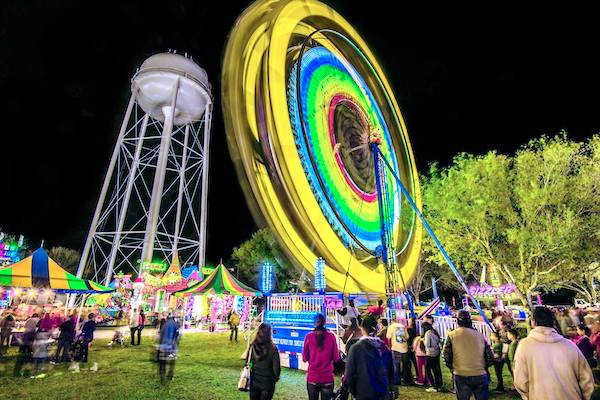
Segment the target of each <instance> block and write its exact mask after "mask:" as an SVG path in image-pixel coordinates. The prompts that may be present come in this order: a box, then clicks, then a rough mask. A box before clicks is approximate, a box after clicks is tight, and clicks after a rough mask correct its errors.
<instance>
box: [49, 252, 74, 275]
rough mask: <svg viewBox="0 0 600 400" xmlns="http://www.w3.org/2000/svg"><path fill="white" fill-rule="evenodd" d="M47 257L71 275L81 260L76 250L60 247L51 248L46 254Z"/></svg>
mask: <svg viewBox="0 0 600 400" xmlns="http://www.w3.org/2000/svg"><path fill="white" fill-rule="evenodd" d="M48 256H49V257H50V258H51V259H53V260H54V261H56V262H57V263H58V265H60V266H61V267H63V268H64V269H66V270H67V271H69V272H71V273H75V271H77V266H78V265H79V260H80V259H81V253H79V252H78V251H77V250H73V249H69V248H67V247H61V246H57V247H53V248H51V249H50V251H49V252H48Z"/></svg>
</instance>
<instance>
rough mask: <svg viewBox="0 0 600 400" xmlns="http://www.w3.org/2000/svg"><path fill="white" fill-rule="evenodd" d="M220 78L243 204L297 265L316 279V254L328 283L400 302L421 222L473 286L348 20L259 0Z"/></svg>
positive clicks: (313, 7)
mask: <svg viewBox="0 0 600 400" xmlns="http://www.w3.org/2000/svg"><path fill="white" fill-rule="evenodd" d="M221 81H222V83H223V86H222V96H223V114H224V119H225V127H226V131H227V139H228V144H229V149H230V152H231V154H232V158H233V160H234V163H235V164H236V167H237V172H238V176H239V178H240V179H239V180H240V182H241V183H242V186H243V188H244V192H245V195H246V198H247V200H248V204H249V205H250V208H251V209H252V211H253V214H254V217H255V219H256V220H257V221H258V222H259V223H262V224H266V225H268V226H269V227H270V228H271V230H272V231H273V232H274V233H275V235H276V236H277V238H278V239H279V242H280V243H281V244H282V247H283V248H284V250H285V251H286V252H287V255H288V256H289V257H290V259H291V260H292V261H293V262H294V263H295V264H297V265H300V266H302V267H303V268H305V269H306V270H307V271H308V272H309V273H311V274H312V275H313V276H314V275H315V270H314V265H315V260H317V259H318V258H319V257H322V258H323V259H324V260H325V262H326V264H327V266H328V267H329V268H326V269H325V277H326V280H327V282H328V287H329V288H331V289H334V290H337V291H341V292H342V293H360V292H362V293H385V294H386V295H387V296H388V297H391V298H393V299H394V300H395V299H397V296H398V295H399V294H400V293H406V292H407V285H408V284H409V283H410V281H411V280H412V278H413V276H414V274H415V272H416V268H417V264H418V261H419V255H420V250H421V240H422V230H423V228H425V229H426V230H427V231H428V233H429V234H430V235H431V237H432V239H433V241H434V243H435V244H436V246H437V247H438V248H439V250H440V251H441V253H442V255H443V257H444V258H445V260H446V261H447V263H448V265H449V267H450V268H451V269H452V271H453V273H454V274H455V276H456V278H457V280H458V281H459V283H460V284H461V285H462V287H463V288H464V289H465V291H466V292H467V294H468V288H467V286H466V283H465V281H464V279H463V277H462V276H461V275H460V273H459V272H458V270H457V268H456V267H455V266H454V264H453V263H452V260H451V259H450V257H449V256H448V254H447V253H446V252H445V250H444V248H443V246H442V245H441V243H440V242H439V240H438V239H437V237H436V236H435V234H434V232H433V231H432V230H431V228H430V227H429V225H428V223H427V221H426V220H425V219H424V217H423V215H422V214H421V212H420V211H419V210H420V208H421V201H420V192H419V182H418V173H417V169H416V165H415V161H414V157H413V154H412V150H411V146H410V142H409V139H408V134H407V131H406V127H405V125H404V122H403V119H402V115H401V113H400V109H399V107H398V104H397V103H396V100H395V98H394V94H393V92H392V90H391V87H390V85H389V83H388V81H387V79H386V77H385V75H384V73H383V71H382V68H381V67H380V66H379V63H378V62H377V60H376V59H375V57H374V55H373V53H372V52H371V51H370V50H369V48H368V46H367V45H366V43H365V42H364V40H363V39H362V38H361V37H360V35H359V34H358V33H357V32H356V31H355V30H354V28H353V27H352V26H351V25H350V24H349V23H348V22H347V21H346V20H344V19H343V18H342V17H341V16H340V15H339V14H337V13H336V12H335V11H334V10H333V9H331V8H329V7H328V6H326V5H324V4H322V3H319V2H318V1H316V0H262V1H257V2H255V3H253V4H252V5H251V6H250V7H249V8H248V9H247V10H246V11H245V12H244V13H243V14H242V16H241V17H240V18H239V19H238V21H237V22H236V24H235V26H234V28H233V30H232V31H231V35H230V38H229V41H228V43H227V48H226V51H225V58H224V62H223V76H222V80H221ZM469 297H470V299H471V301H472V302H473V304H475V306H476V307H477V309H478V310H479V312H480V314H482V316H483V318H484V319H485V320H486V322H489V321H487V318H486V317H485V314H483V312H482V310H481V308H480V307H479V304H478V303H477V301H476V300H475V299H474V298H473V297H472V296H470V295H469ZM406 299H407V300H408V305H409V308H410V309H411V312H412V314H413V316H414V311H413V309H412V304H411V303H410V296H408V295H407V296H406ZM394 303H396V304H397V302H396V301H394V302H392V305H393V306H395V307H396V304H394Z"/></svg>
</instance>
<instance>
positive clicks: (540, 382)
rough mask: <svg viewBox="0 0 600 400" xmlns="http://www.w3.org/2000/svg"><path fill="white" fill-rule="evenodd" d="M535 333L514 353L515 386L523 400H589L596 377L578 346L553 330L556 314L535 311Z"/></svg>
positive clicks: (541, 308)
mask: <svg viewBox="0 0 600 400" xmlns="http://www.w3.org/2000/svg"><path fill="white" fill-rule="evenodd" d="M531 325H532V327H533V330H532V331H531V332H530V333H529V335H528V336H527V337H526V338H525V339H522V340H521V341H520V342H519V347H517V351H516V353H515V367H514V368H515V369H514V385H515V388H516V389H517V390H518V391H519V393H520V394H521V397H522V398H523V399H529V400H565V399H569V400H576V399H584V400H588V399H589V398H590V397H591V395H592V392H593V391H594V377H593V375H592V370H591V369H590V366H589V365H588V362H587V361H586V359H585V357H584V356H583V354H581V351H579V349H578V348H577V346H576V345H575V343H573V342H571V341H570V340H568V339H565V338H564V337H562V336H561V335H559V334H558V332H556V330H555V329H554V314H553V313H552V311H550V310H549V309H547V308H546V307H537V308H535V310H534V311H533V320H532V322H531Z"/></svg>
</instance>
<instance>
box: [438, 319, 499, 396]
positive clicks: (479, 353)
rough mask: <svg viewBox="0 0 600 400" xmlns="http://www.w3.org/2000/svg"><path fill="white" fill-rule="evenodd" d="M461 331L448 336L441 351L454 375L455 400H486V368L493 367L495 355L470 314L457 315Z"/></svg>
mask: <svg viewBox="0 0 600 400" xmlns="http://www.w3.org/2000/svg"><path fill="white" fill-rule="evenodd" d="M456 322H457V324H458V328H456V329H454V330H453V331H451V332H449V333H448V338H447V339H446V343H445V344H444V349H443V351H442V353H443V357H444V363H445V364H446V366H447V367H448V368H449V369H450V370H451V371H452V376H453V380H454V387H455V389H456V398H457V399H458V400H468V399H470V398H471V395H473V396H474V397H475V400H487V399H488V397H489V383H490V379H489V377H488V374H487V367H489V366H491V365H493V364H494V354H493V352H492V349H491V348H490V346H489V345H488V343H487V341H486V340H485V338H484V337H483V335H482V334H481V333H479V332H477V331H476V330H475V329H473V322H472V321H471V314H469V312H468V311H465V310H461V311H459V312H458V316H457V319H456Z"/></svg>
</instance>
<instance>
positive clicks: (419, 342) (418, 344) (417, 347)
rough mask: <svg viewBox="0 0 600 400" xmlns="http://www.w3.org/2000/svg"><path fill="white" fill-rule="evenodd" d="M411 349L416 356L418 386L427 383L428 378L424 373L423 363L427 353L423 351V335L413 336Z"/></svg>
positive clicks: (425, 360) (425, 362)
mask: <svg viewBox="0 0 600 400" xmlns="http://www.w3.org/2000/svg"><path fill="white" fill-rule="evenodd" d="M413 351H414V353H415V356H416V357H417V382H415V383H416V384H417V385H419V386H423V385H424V384H428V385H429V379H427V376H426V375H425V364H427V353H426V352H425V343H424V342H423V336H422V335H421V336H417V337H415V340H413Z"/></svg>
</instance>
